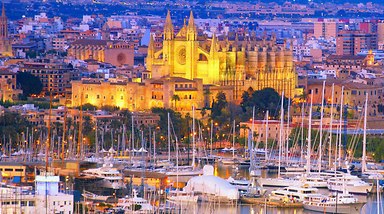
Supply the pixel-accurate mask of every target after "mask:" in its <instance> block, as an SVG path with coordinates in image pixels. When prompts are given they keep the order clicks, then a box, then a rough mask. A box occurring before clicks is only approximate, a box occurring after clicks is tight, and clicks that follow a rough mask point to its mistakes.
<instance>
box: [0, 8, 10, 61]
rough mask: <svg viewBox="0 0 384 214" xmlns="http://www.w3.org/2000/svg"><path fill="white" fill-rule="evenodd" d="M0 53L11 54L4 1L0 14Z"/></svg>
mask: <svg viewBox="0 0 384 214" xmlns="http://www.w3.org/2000/svg"><path fill="white" fill-rule="evenodd" d="M0 54H1V55H3V56H12V45H11V42H10V40H9V38H8V18H7V16H6V15H5V7H4V3H3V7H2V12H1V16H0Z"/></svg>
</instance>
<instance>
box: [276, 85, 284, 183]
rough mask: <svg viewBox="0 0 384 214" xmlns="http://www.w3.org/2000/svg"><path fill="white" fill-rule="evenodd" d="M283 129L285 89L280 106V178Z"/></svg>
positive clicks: (278, 174) (278, 175)
mask: <svg viewBox="0 0 384 214" xmlns="http://www.w3.org/2000/svg"><path fill="white" fill-rule="evenodd" d="M283 129H284V91H283V92H282V93H281V107H280V130H279V132H280V133H279V162H278V173H277V177H278V178H280V171H281V153H282V151H281V150H282V144H283Z"/></svg>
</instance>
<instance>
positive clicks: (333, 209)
mask: <svg viewBox="0 0 384 214" xmlns="http://www.w3.org/2000/svg"><path fill="white" fill-rule="evenodd" d="M363 205H364V203H354V204H338V205H337V206H336V205H335V204H333V205H329V206H324V205H323V203H320V204H319V203H311V202H308V203H304V209H306V210H311V211H316V212H321V213H349V214H355V213H356V214H357V213H360V210H361V208H362V207H363Z"/></svg>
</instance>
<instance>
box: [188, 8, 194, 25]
mask: <svg viewBox="0 0 384 214" xmlns="http://www.w3.org/2000/svg"><path fill="white" fill-rule="evenodd" d="M188 28H190V29H192V28H193V29H194V28H195V18H194V17H193V12H192V10H191V13H190V15H189V20H188Z"/></svg>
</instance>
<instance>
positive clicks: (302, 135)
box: [300, 102, 304, 165]
mask: <svg viewBox="0 0 384 214" xmlns="http://www.w3.org/2000/svg"><path fill="white" fill-rule="evenodd" d="M303 144H304V102H303V104H302V105H301V143H300V165H301V164H303V159H304V158H303V157H304V154H303V153H304V151H303Z"/></svg>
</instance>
